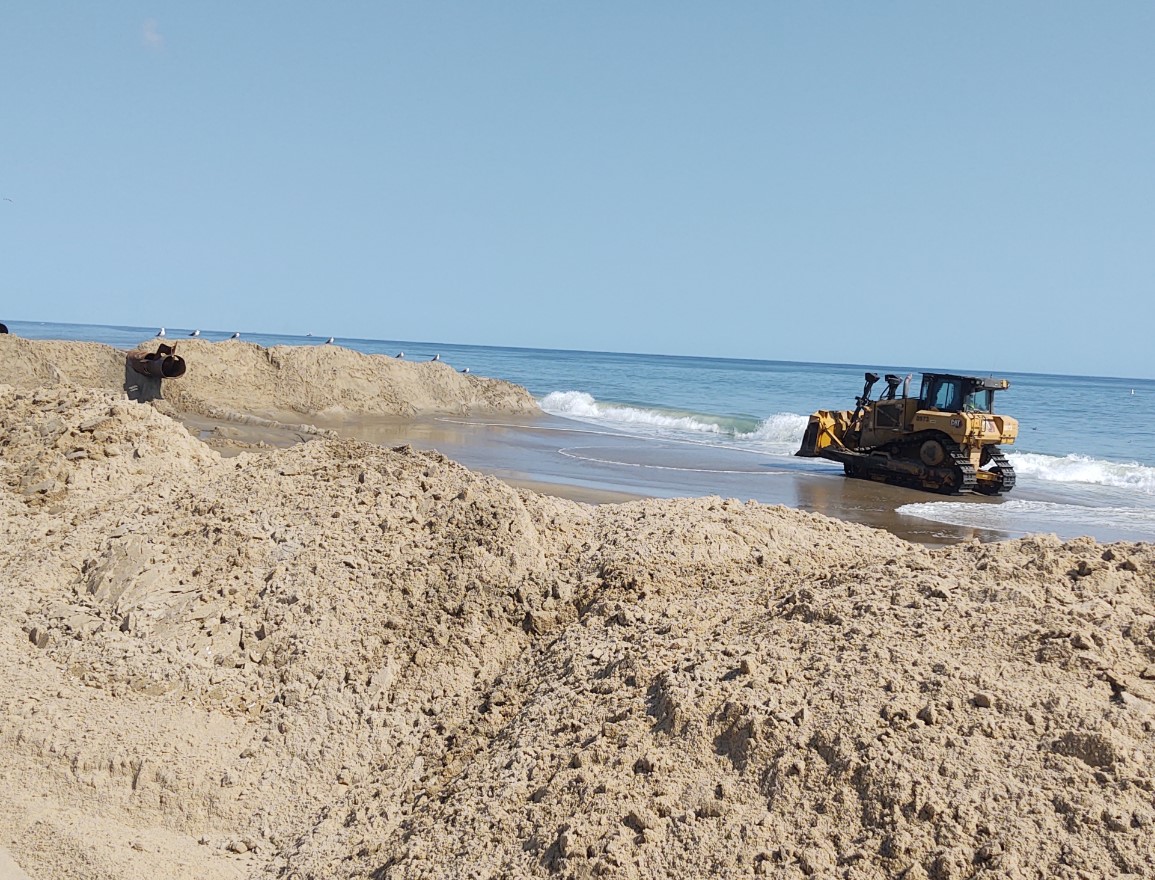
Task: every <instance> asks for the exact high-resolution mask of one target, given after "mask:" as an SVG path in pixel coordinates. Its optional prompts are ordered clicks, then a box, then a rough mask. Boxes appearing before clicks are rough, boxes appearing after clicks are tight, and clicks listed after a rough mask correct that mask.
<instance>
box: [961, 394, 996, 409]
mask: <svg viewBox="0 0 1155 880" xmlns="http://www.w3.org/2000/svg"><path fill="white" fill-rule="evenodd" d="M994 396H995V395H994V392H993V391H990V390H988V389H983V390H979V391H972V392H971V393H970V394H968V395H967V396H966V400H964V401H963V409H965V410H966V411H967V412H985V413H989V412H993V410H992V409H991V406H992V404H993V403H994Z"/></svg>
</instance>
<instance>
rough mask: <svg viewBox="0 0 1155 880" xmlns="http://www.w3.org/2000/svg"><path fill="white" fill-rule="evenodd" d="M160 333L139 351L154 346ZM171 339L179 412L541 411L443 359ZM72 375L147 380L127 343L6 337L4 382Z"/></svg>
mask: <svg viewBox="0 0 1155 880" xmlns="http://www.w3.org/2000/svg"><path fill="white" fill-rule="evenodd" d="M161 341H162V340H151V341H149V342H147V343H144V344H142V345H141V346H140V347H139V348H138V349H137V351H139V352H144V351H149V352H152V351H156V348H157V345H158V344H159V343H160V342H161ZM167 344H169V345H173V344H174V343H173V342H172V341H171V340H169V341H168V342H167ZM175 348H176V351H175V353H176V354H177V355H179V356H180V357H181V358H183V359H184V361H185V365H186V372H185V374H184V375H183V376H181V377H180V378H179V379H170V380H166V381H165V382H164V387H163V397H164V399H165V400H166V401H167V403H168V404H169V405H170V406H171V407H172V408H173V411H174V412H175V414H177V415H180V416H187V415H201V416H206V417H209V418H213V419H220V420H227V421H238V422H242V423H250V424H251V423H259V422H260V421H261V420H262V419H265V420H268V421H272V422H280V423H287V424H295V423H299V422H300V421H301V417H302V416H323V417H325V418H327V419H330V420H333V419H340V418H343V417H349V416H357V415H396V416H414V415H418V414H422V413H459V414H465V413H475V412H537V411H538V407H537V404H536V402H535V401H534V400H533V397H532V396H531V395H530V394H529V392H527V391H526V390H525V389H524V388H521V387H519V386H516V385H512V384H510V383H508V382H503V381H500V380H497V379H489V378H486V377H483V376H477V375H474V374H465V373H459V372H457V371H456V370H455V369H454V368H453V367H451V366H449V365H448V364H446V363H444V362H440V361H438V362H432V361H425V362H416V363H415V362H409V361H404V360H398V359H396V358H392V357H386V356H384V355H366V354H361V353H360V352H356V351H352V350H350V349H347V348H342V347H340V346H337V345H310V346H303V345H302V346H295V345H278V346H273V347H272V348H262V347H261V346H259V345H256V344H255V343H251V342H243V341H240V340H229V341H227V342H207V341H204V340H200V339H183V340H179V341H178V342H176V343H175ZM69 382H71V383H75V384H79V385H84V386H86V387H97V388H110V389H117V390H121V389H125V388H129V387H131V386H143V385H147V384H148V380H147V379H145V378H144V377H141V376H140V375H139V374H137V373H135V372H133V371H131V370H126V369H125V352H123V351H119V350H117V349H115V348H112V347H111V346H108V345H100V344H98V343H85V342H61V341H53V340H30V339H21V338H18V337H15V336H11V335H9V336H0V383H4V384H8V385H12V386H14V387H17V388H39V387H42V386H45V385H51V384H57V383H69ZM134 396H139V394H134ZM152 396H155V395H152Z"/></svg>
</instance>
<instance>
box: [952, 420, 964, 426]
mask: <svg viewBox="0 0 1155 880" xmlns="http://www.w3.org/2000/svg"><path fill="white" fill-rule="evenodd" d="M950 426H951V427H952V428H961V427H962V419H951V420H950Z"/></svg>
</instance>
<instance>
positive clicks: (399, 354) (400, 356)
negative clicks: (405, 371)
mask: <svg viewBox="0 0 1155 880" xmlns="http://www.w3.org/2000/svg"><path fill="white" fill-rule="evenodd" d="M396 356H397V357H399V358H403V357H405V352H403V351H399V352H397V355H396Z"/></svg>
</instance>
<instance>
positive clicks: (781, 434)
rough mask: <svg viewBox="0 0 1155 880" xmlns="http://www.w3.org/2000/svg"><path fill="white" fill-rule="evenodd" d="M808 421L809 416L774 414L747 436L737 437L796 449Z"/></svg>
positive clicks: (785, 413) (784, 413)
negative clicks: (782, 444) (787, 445)
mask: <svg viewBox="0 0 1155 880" xmlns="http://www.w3.org/2000/svg"><path fill="white" fill-rule="evenodd" d="M809 421H810V417H809V416H800V415H798V414H797V413H787V412H780V413H774V415H772V416H767V417H766V418H765V419H764V420H763V421H762V424H760V425H759V426H758V427H757V428H756V429H755V430H753V431H751V432H750V433H749V434H740V435H739V436H740V437H741V438H742V439H749V440H764V441H767V442H769V443H786V444H790V445H792V446H794V447H795V448H797V446H798V445H799V444H800V443H801V442H802V435H803V434H805V433H806V424H807V422H809Z"/></svg>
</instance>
